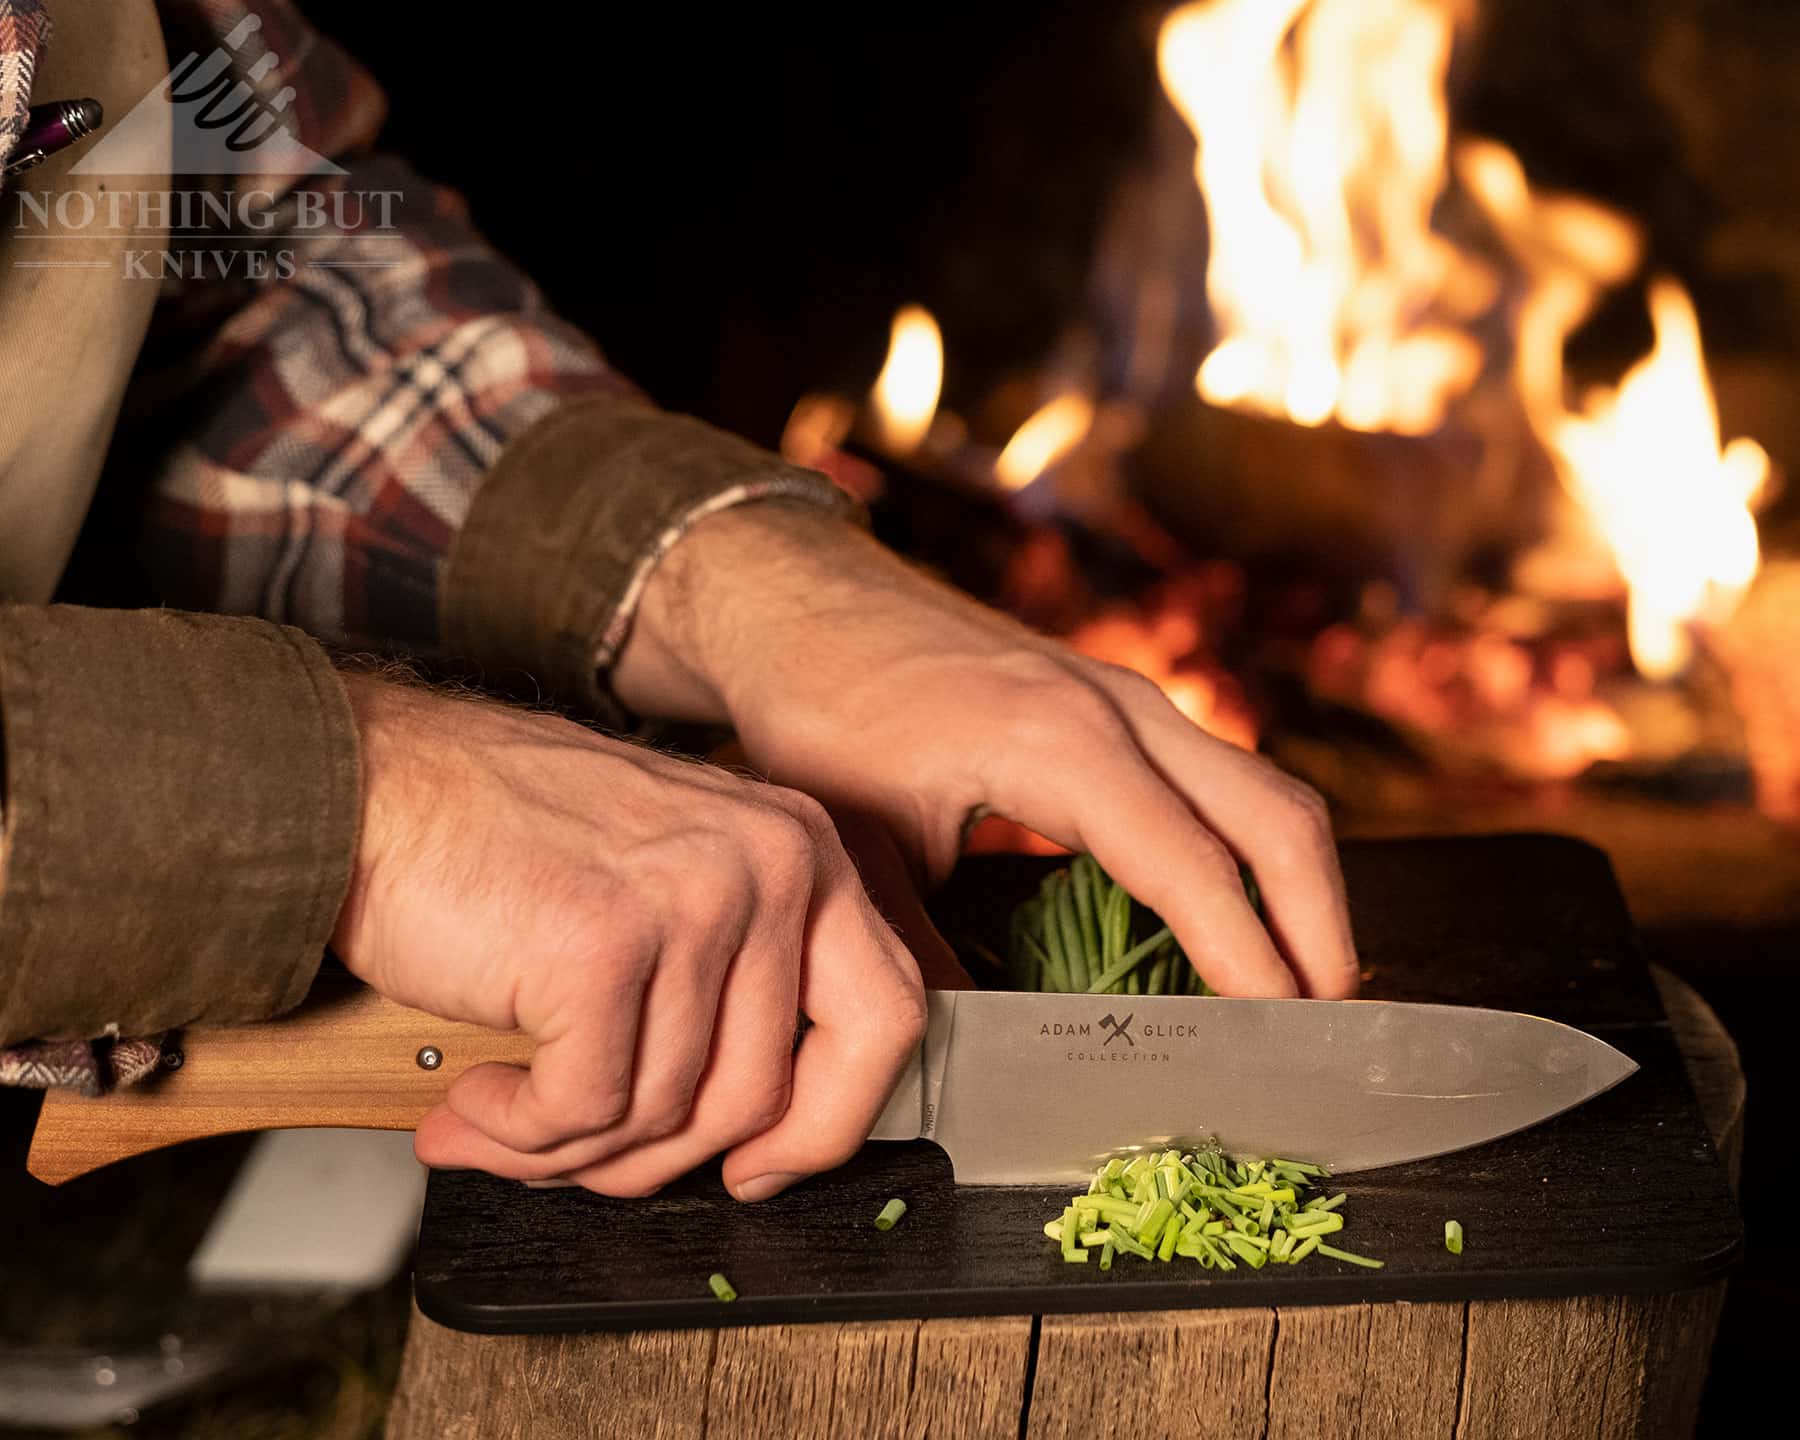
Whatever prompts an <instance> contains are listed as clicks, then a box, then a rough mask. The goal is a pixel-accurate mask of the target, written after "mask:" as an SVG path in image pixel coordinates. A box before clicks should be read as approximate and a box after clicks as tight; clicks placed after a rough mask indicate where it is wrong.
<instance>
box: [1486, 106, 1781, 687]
mask: <svg viewBox="0 0 1800 1440" xmlns="http://www.w3.org/2000/svg"><path fill="white" fill-rule="evenodd" d="M1456 167H1457V173H1458V175H1459V177H1460V178H1461V180H1462V181H1463V183H1464V185H1465V186H1466V187H1467V188H1468V190H1469V192H1470V193H1471V194H1472V195H1474V196H1475V197H1476V199H1477V200H1478V201H1479V202H1480V203H1481V204H1482V206H1483V207H1484V208H1485V209H1486V210H1487V212H1488V214H1489V215H1490V217H1491V218H1492V219H1493V222H1494V225H1495V228H1496V229H1497V230H1498V231H1499V233H1500V236H1501V238H1502V239H1503V240H1504V242H1505V243H1506V246H1507V248H1508V250H1509V251H1510V252H1511V253H1512V255H1513V258H1514V259H1515V261H1516V262H1517V263H1518V264H1519V266H1520V268H1521V270H1522V271H1523V272H1524V275H1525V278H1526V280H1527V286H1528V288H1527V292H1526V295H1525V299H1524V300H1523V302H1522V303H1521V305H1520V307H1519V312H1518V314H1517V316H1516V317H1515V325H1516V334H1515V375H1516V383H1517V388H1518V392H1519V395H1520V398H1521V400H1522V401H1523V403H1524V406H1525V411H1526V414H1527V416H1528V417H1529V418H1530V421H1531V425H1532V428H1533V429H1534V430H1535V431H1536V433H1537V435H1538V438H1539V439H1540V440H1542V441H1543V443H1544V445H1545V447H1546V448H1547V449H1548V450H1549V452H1550V454H1551V457H1552V459H1554V460H1555V462H1556V467H1557V473H1558V474H1559V475H1560V476H1561V478H1562V481H1563V484H1564V487H1565V488H1566V489H1567V490H1568V492H1569V493H1570V495H1572V496H1573V497H1574V498H1575V500H1576V501H1577V502H1578V503H1579V504H1580V505H1581V507H1582V510H1583V512H1584V513H1585V516H1586V518H1587V521H1588V522H1589V524H1590V525H1591V527H1592V529H1593V531H1594V534H1595V537H1596V539H1597V541H1598V542H1599V543H1600V544H1602V545H1604V547H1605V549H1606V551H1607V552H1608V553H1609V554H1610V556H1611V558H1612V561H1613V563H1614V565H1615V566H1616V567H1617V569H1618V572H1619V576H1620V578H1621V579H1622V580H1623V581H1624V583H1625V587H1626V593H1627V612H1626V628H1627V633H1628V635H1629V638H1630V642H1631V658H1632V662H1633V664H1635V665H1636V667H1637V669H1638V671H1639V673H1640V674H1642V675H1644V676H1646V677H1648V678H1649V679H1652V680H1665V679H1669V678H1671V677H1673V676H1675V675H1678V674H1680V673H1681V672H1682V671H1683V670H1684V669H1686V668H1687V664H1688V661H1689V660H1690V659H1691V657H1692V654H1693V639H1692V634H1691V627H1692V626H1693V625H1694V624H1695V623H1696V622H1699V623H1702V624H1710V625H1719V624H1722V623H1723V622H1724V621H1726V620H1728V619H1730V617H1731V614H1732V612H1733V611H1734V610H1735V609H1736V608H1737V606H1738V603H1739V601H1741V600H1742V599H1743V596H1744V594H1745V592H1746V591H1747V590H1748V589H1749V586H1750V582H1751V581H1752V580H1753V579H1754V578H1755V576H1756V570H1757V565H1758V563H1759V558H1760V557H1759V550H1758V544H1757V535H1756V521H1755V518H1754V515H1753V506H1754V504H1755V502H1756V499H1757V497H1758V495H1759V494H1760V493H1761V492H1762V490H1763V488H1764V485H1765V484H1766V482H1767V480H1768V477H1769V457H1768V455H1767V453H1766V452H1765V451H1764V450H1763V448H1762V447H1761V446H1760V445H1758V444H1757V443H1756V442H1755V441H1754V440H1749V439H1738V440H1733V441H1732V442H1731V443H1730V444H1729V445H1726V446H1724V447H1723V449H1721V448H1720V444H1719V415H1718V409H1717V406H1716V405H1715V404H1714V401H1713V393H1712V387H1711V385H1710V384H1709V383H1708V380H1707V374H1706V361H1705V357H1704V354H1703V352H1702V350H1701V345H1700V322H1699V319H1698V317H1696V315H1695V314H1694V306H1693V302H1692V301H1691V300H1689V299H1688V296H1687V292H1686V291H1685V290H1683V289H1682V288H1681V286H1680V285H1678V284H1677V283H1676V282H1675V281H1673V280H1670V279H1667V278H1663V279H1658V280H1656V281H1655V282H1653V283H1652V285H1651V287H1650V318H1651V323H1652V325H1653V326H1654V328H1655V336H1656V338H1655V344H1654V345H1653V347H1652V348H1651V351H1650V353H1649V354H1648V355H1646V356H1645V357H1644V358H1643V359H1642V360H1640V361H1639V362H1638V363H1637V364H1636V365H1635V366H1633V367H1632V369H1631V370H1630V371H1628V372H1627V373H1626V375H1625V377H1624V378H1623V379H1622V380H1621V381H1620V382H1619V385H1618V387H1617V388H1616V389H1608V388H1604V387H1602V388H1599V389H1596V390H1594V391H1593V392H1591V393H1590V394H1588V395H1587V396H1585V397H1584V398H1583V400H1582V402H1581V405H1580V407H1579V408H1578V409H1570V408H1569V406H1568V403H1567V400H1566V390H1567V383H1566V378H1565V376H1564V373H1563V346H1564V344H1565V342H1566V340H1567V338H1568V336H1569V334H1570V333H1571V332H1572V331H1573V330H1574V329H1575V328H1576V326H1578V325H1579V324H1581V322H1582V321H1583V320H1584V319H1586V318H1587V316H1588V314H1589V312H1590V311H1591V310H1592V309H1593V307H1594V304H1595V302H1596V301H1597V300H1598V298H1599V297H1600V295H1601V293H1602V292H1603V291H1604V290H1605V289H1606V288H1608V287H1610V286H1613V285H1617V284H1619V283H1621V282H1622V281H1624V280H1625V279H1626V278H1628V277H1629V276H1630V275H1631V274H1632V273H1633V272H1634V271H1635V270H1636V269H1637V266H1638V262H1639V258H1640V254H1641V251H1642V240H1641V238H1640V236H1639V235H1638V232H1637V229H1636V227H1635V226H1633V225H1632V224H1631V223H1630V222H1629V221H1628V220H1625V219H1624V218H1623V217H1621V216H1617V215H1614V214H1613V213H1612V212H1610V211H1608V210H1605V209H1603V208H1602V207H1600V206H1598V205H1595V204H1593V203H1592V202H1591V201H1588V200H1584V199H1582V198H1581V197H1579V196H1568V195H1552V196H1540V195H1537V194H1535V193H1534V192H1533V191H1532V189H1531V187H1530V185H1529V183H1528V182H1527V181H1526V178H1525V174H1524V171H1523V169H1522V168H1521V167H1520V165H1519V162H1518V160H1517V159H1516V158H1515V157H1514V156H1513V155H1512V154H1511V152H1509V151H1507V150H1506V149H1504V148H1503V147H1501V146H1499V145H1495V144H1493V143H1492V142H1490V141H1473V140H1472V141H1465V142H1464V143H1463V144H1461V145H1459V146H1458V147H1457V154H1456Z"/></svg>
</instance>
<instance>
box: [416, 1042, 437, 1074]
mask: <svg viewBox="0 0 1800 1440" xmlns="http://www.w3.org/2000/svg"><path fill="white" fill-rule="evenodd" d="M416 1058H417V1059H418V1062H419V1068H420V1069H421V1070H435V1069H437V1068H438V1066H440V1065H442V1064H443V1063H444V1052H443V1051H442V1050H440V1049H438V1048H437V1046H435V1045H426V1046H424V1047H422V1048H421V1049H420V1051H419V1053H418V1056H417V1057H416Z"/></svg>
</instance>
